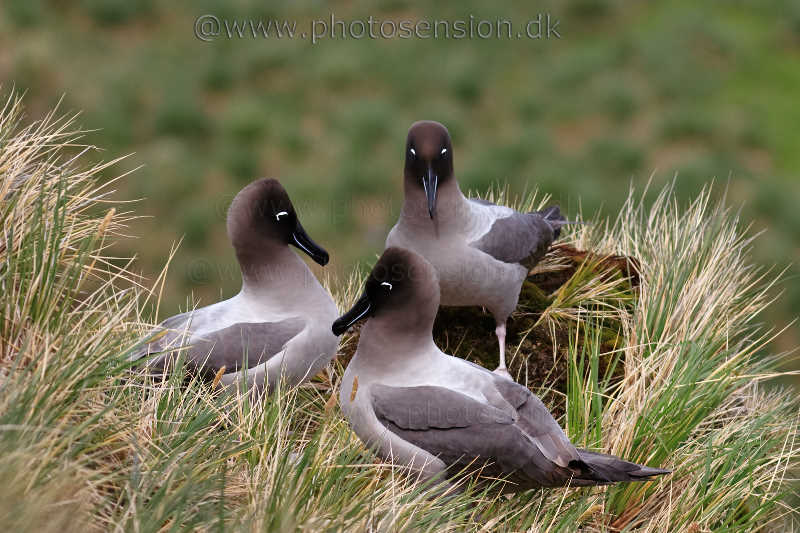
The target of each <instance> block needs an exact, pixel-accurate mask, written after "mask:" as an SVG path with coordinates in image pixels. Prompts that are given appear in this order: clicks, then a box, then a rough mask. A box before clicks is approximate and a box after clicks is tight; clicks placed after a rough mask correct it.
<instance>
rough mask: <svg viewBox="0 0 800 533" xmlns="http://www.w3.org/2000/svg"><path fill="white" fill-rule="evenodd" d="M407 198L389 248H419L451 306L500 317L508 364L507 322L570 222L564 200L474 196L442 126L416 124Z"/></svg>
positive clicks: (410, 141)
mask: <svg viewBox="0 0 800 533" xmlns="http://www.w3.org/2000/svg"><path fill="white" fill-rule="evenodd" d="M403 183H404V194H405V200H404V203H403V207H402V210H401V212H400V218H399V220H398V221H397V224H395V226H394V227H393V228H392V230H391V231H390V232H389V235H388V237H387V238H386V247H390V246H397V247H401V248H407V249H409V250H414V251H415V252H417V253H419V254H421V255H422V256H424V257H425V258H426V259H427V260H428V261H429V262H430V263H431V264H432V265H433V266H434V268H435V269H436V271H437V272H438V274H439V285H440V289H441V300H442V305H444V306H481V307H484V308H486V309H487V310H489V312H491V313H492V315H493V316H494V319H495V323H496V328H495V334H496V336H497V341H498V346H499V351H500V363H499V366H498V367H497V369H496V370H495V372H497V373H499V374H502V375H503V376H506V377H510V375H509V373H508V369H507V368H506V349H505V341H506V320H507V319H508V317H509V315H510V314H511V313H512V312H513V311H514V309H515V308H516V307H517V302H518V300H519V293H520V289H521V288H522V283H523V282H524V281H525V277H526V276H527V275H528V272H529V271H530V269H531V268H533V266H534V265H536V263H538V262H539V261H540V260H541V259H542V257H544V255H545V254H546V253H547V250H548V248H549V247H550V244H552V242H553V241H554V240H555V239H557V238H558V236H559V232H560V230H561V227H562V226H563V225H565V224H567V223H568V222H567V221H566V220H565V219H564V217H563V216H562V215H561V213H560V211H559V208H558V207H557V206H552V207H548V208H547V209H545V210H543V211H536V212H532V213H520V212H518V211H515V210H513V209H511V208H509V207H505V206H499V205H495V204H493V203H491V202H489V201H487V200H483V199H478V198H466V197H465V196H464V195H463V194H462V192H461V189H460V188H459V186H458V181H457V180H456V178H455V175H454V173H453V147H452V143H451V140H450V134H449V132H448V131H447V128H445V127H444V126H443V125H442V124H439V123H438V122H433V121H427V120H425V121H420V122H415V123H414V124H413V125H412V126H411V128H410V129H409V131H408V137H407V139H406V152H405V169H404V182H403Z"/></svg>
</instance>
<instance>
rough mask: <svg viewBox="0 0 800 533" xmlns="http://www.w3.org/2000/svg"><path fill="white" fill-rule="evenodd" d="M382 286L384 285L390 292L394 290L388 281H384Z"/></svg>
mask: <svg viewBox="0 0 800 533" xmlns="http://www.w3.org/2000/svg"><path fill="white" fill-rule="evenodd" d="M381 285H382V286H386V287H389V290H392V284H391V283H389V282H388V281H384V282H383V283H381Z"/></svg>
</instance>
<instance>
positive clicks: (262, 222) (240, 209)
mask: <svg viewBox="0 0 800 533" xmlns="http://www.w3.org/2000/svg"><path fill="white" fill-rule="evenodd" d="M228 238H230V241H231V244H233V247H234V248H235V249H236V256H237V258H238V259H239V263H240V264H241V266H242V268H247V267H248V266H255V265H254V263H257V262H259V261H263V259H264V254H269V253H270V252H271V251H274V246H285V245H287V244H291V245H293V246H296V247H297V248H299V249H300V250H302V251H304V252H305V253H307V254H308V255H309V256H310V257H311V259H313V260H314V261H316V262H317V263H319V264H320V265H323V266H324V265H325V264H327V262H328V252H326V251H325V250H324V249H323V248H322V247H321V246H319V245H318V244H317V243H315V242H314V241H313V240H311V237H309V236H308V234H307V233H306V232H305V230H304V229H303V226H302V225H301V224H300V221H299V220H298V218H297V213H295V210H294V206H293V205H292V201H291V200H289V195H288V194H286V190H285V189H284V188H283V186H281V184H280V182H279V181H278V180H276V179H267V178H264V179H260V180H258V181H254V182H253V183H251V184H250V185H248V186H247V187H245V188H244V189H242V190H241V191H239V194H237V195H236V197H235V198H234V199H233V202H231V206H230V209H228Z"/></svg>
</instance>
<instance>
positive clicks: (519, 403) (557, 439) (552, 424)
mask: <svg viewBox="0 0 800 533" xmlns="http://www.w3.org/2000/svg"><path fill="white" fill-rule="evenodd" d="M492 377H493V378H494V384H495V389H496V390H497V392H499V393H500V395H501V396H502V397H503V399H504V400H505V401H507V402H508V403H509V404H511V406H512V407H513V408H514V409H515V410H516V412H517V415H518V417H519V418H518V420H517V424H518V425H519V426H520V427H521V428H522V430H523V431H525V433H526V434H528V435H530V436H531V437H532V438H533V440H534V442H535V443H536V445H537V447H538V448H539V451H541V452H542V454H543V455H544V456H545V457H547V458H548V459H549V460H551V461H553V462H554V463H556V464H557V465H559V466H563V467H568V466H569V464H570V462H571V461H576V460H579V459H580V457H579V454H578V450H577V449H576V448H575V446H574V445H573V444H572V443H571V442H570V441H569V439H568V438H567V436H566V434H565V433H564V430H562V429H561V426H559V425H558V422H556V420H555V419H554V418H553V415H552V414H550V410H549V409H547V407H546V406H545V405H544V403H542V400H540V399H539V398H538V397H537V396H536V395H535V394H533V393H532V392H531V391H530V390H528V388H527V387H525V386H523V385H520V384H519V383H516V382H514V381H511V380H510V379H506V378H504V377H502V376H498V375H496V374H493V375H492Z"/></svg>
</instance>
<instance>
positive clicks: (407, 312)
mask: <svg viewBox="0 0 800 533" xmlns="http://www.w3.org/2000/svg"><path fill="white" fill-rule="evenodd" d="M438 308H439V278H438V277H437V275H436V271H435V270H434V268H433V266H432V265H431V264H430V263H429V262H428V261H426V260H425V259H424V258H423V257H422V256H421V255H419V254H417V253H416V252H412V251H411V250H406V249H405V248H396V247H390V248H387V249H386V250H385V251H384V252H383V255H381V257H380V259H378V262H377V263H376V264H375V266H374V267H373V268H372V272H370V274H369V276H368V277H367V281H366V282H365V284H364V293H363V294H362V295H361V298H359V300H358V301H357V302H356V304H355V305H354V306H353V308H352V309H350V311H348V312H347V313H345V314H344V315H342V316H341V317H339V318H338V319H336V321H335V322H334V323H333V326H332V328H331V329H332V331H333V334H334V335H341V334H342V333H344V332H345V331H347V329H348V328H349V327H350V326H352V325H353V324H355V323H356V322H358V321H359V320H362V319H364V318H368V317H376V318H377V317H386V318H388V319H389V320H391V321H392V323H393V325H395V326H396V327H397V328H398V329H399V330H412V331H413V330H417V329H422V330H424V329H427V330H428V332H430V330H431V329H432V327H433V320H434V318H436V311H437V310H438Z"/></svg>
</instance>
